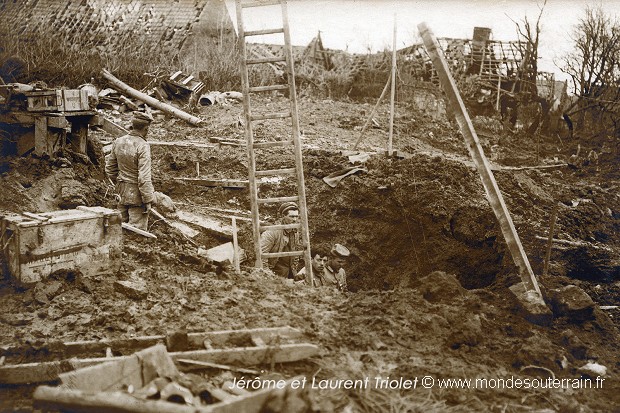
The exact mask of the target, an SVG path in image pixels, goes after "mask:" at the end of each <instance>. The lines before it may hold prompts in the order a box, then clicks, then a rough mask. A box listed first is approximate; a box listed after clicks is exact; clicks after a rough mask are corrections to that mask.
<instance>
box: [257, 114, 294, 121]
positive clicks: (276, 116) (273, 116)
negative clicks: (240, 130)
mask: <svg viewBox="0 0 620 413" xmlns="http://www.w3.org/2000/svg"><path fill="white" fill-rule="evenodd" d="M290 117H291V113H290V112H287V113H266V114H264V115H253V116H252V120H265V119H284V118H290Z"/></svg>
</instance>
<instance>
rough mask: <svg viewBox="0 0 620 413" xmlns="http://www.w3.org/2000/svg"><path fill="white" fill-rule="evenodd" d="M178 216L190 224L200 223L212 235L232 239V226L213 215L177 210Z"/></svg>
mask: <svg viewBox="0 0 620 413" xmlns="http://www.w3.org/2000/svg"><path fill="white" fill-rule="evenodd" d="M177 218H178V219H180V220H181V221H185V222H187V223H190V224H194V225H198V226H199V227H201V228H203V229H205V230H206V231H207V232H209V233H210V234H212V235H215V236H218V237H224V238H225V239H228V240H232V226H231V225H229V224H225V223H223V222H222V221H220V220H218V219H215V218H213V217H206V216H204V215H200V214H195V213H193V212H189V211H183V210H181V209H178V210H177Z"/></svg>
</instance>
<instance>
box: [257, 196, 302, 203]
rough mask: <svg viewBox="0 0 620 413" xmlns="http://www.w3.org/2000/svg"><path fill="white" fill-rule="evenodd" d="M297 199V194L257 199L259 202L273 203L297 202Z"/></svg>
mask: <svg viewBox="0 0 620 413" xmlns="http://www.w3.org/2000/svg"><path fill="white" fill-rule="evenodd" d="M298 201H299V197H298V196H280V197H277V198H263V199H258V203H259V204H275V203H278V202H298Z"/></svg>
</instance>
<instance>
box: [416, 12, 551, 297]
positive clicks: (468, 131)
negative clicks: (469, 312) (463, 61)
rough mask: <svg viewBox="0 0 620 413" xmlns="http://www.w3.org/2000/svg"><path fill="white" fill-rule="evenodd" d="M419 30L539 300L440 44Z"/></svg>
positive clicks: (425, 29)
mask: <svg viewBox="0 0 620 413" xmlns="http://www.w3.org/2000/svg"><path fill="white" fill-rule="evenodd" d="M418 30H419V31H420V35H421V36H422V39H423V41H424V46H425V47H426V50H427V51H428V54H429V56H430V58H431V61H432V62H433V66H435V70H436V71H437V74H438V75H439V80H440V82H441V84H442V86H443V89H444V92H445V93H446V97H447V98H448V102H449V103H450V106H451V108H452V112H453V113H454V115H455V117H456V120H457V123H458V124H459V128H460V130H461V134H462V135H463V138H464V139H465V143H466V144H467V148H468V150H469V153H470V155H471V157H472V159H473V161H474V163H475V164H476V168H477V169H478V172H479V174H480V177H481V179H482V184H483V186H484V189H485V192H486V194H487V198H488V199H489V203H490V204H491V208H492V209H493V212H494V213H495V217H496V218H497V220H498V222H499V225H500V228H501V230H502V233H503V235H504V238H505V240H506V244H507V245H508V249H509V251H510V253H511V254H512V258H513V260H514V262H515V264H516V266H517V268H518V269H519V275H520V276H521V280H522V282H523V284H524V286H525V288H526V289H527V290H528V291H535V292H536V293H537V294H538V296H539V297H540V298H541V300H542V293H541V292H540V287H539V286H538V281H537V280H536V277H535V276H534V272H533V271H532V267H531V266H530V262H529V260H528V259H527V256H526V255H525V251H524V250H523V245H522V244H521V241H520V239H519V235H518V234H517V230H516V229H515V226H514V223H513V222H512V218H511V217H510V213H509V212H508V208H507V207H506V203H505V202H504V198H503V196H502V194H501V192H500V190H499V187H498V186H497V182H496V181H495V177H494V176H493V172H492V171H491V167H490V165H489V162H488V160H487V158H486V156H485V155H484V151H483V149H482V146H481V145H480V141H479V140H478V136H477V135H476V131H475V129H474V126H473V124H472V122H471V119H470V118H469V114H468V113H467V110H466V109H465V104H464V103H463V100H462V99H461V96H460V94H459V92H458V88H457V86H456V83H455V81H454V79H453V78H452V75H451V73H450V70H449V68H448V63H447V62H446V59H445V57H444V56H443V54H442V53H441V51H440V50H441V49H440V46H439V43H438V42H437V39H436V38H435V35H434V34H433V33H432V31H431V30H430V28H429V27H428V26H427V25H426V23H421V24H419V25H418Z"/></svg>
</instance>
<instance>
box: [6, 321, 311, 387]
mask: <svg viewBox="0 0 620 413" xmlns="http://www.w3.org/2000/svg"><path fill="white" fill-rule="evenodd" d="M301 336H302V333H301V331H300V330H298V329H295V328H292V327H274V328H256V329H245V330H224V331H214V332H205V333H189V334H188V337H187V338H188V344H189V346H190V347H192V348H204V344H203V343H204V342H205V341H208V342H209V343H212V345H213V346H214V347H223V346H227V345H228V346H231V343H235V342H237V343H239V342H242V341H247V342H248V343H251V338H252V337H260V338H261V339H262V340H263V341H264V342H265V343H266V346H263V347H249V348H246V347H238V348H226V349H218V350H197V351H189V352H176V353H170V354H171V355H172V354H174V357H173V358H174V359H177V358H183V359H192V360H198V361H205V362H210V363H219V364H235V363H237V362H245V360H250V361H252V360H254V361H252V362H253V363H256V362H258V363H260V362H261V360H269V359H270V358H271V357H273V358H272V359H273V361H274V362H277V363H279V362H285V361H296V360H300V359H301V358H300V357H302V358H304V357H312V356H313V355H315V354H316V353H317V352H318V347H316V346H314V345H311V344H296V345H291V344H288V345H287V346H288V347H285V346H284V345H280V344H281V343H283V342H287V341H290V340H295V339H298V338H300V337H301ZM165 339H166V337H165V336H145V337H137V338H133V339H120V340H101V341H76V342H68V343H62V346H63V347H64V349H65V351H66V354H67V355H68V356H70V355H75V354H84V353H85V352H99V353H101V354H104V353H105V351H106V349H108V348H112V349H114V350H115V351H119V350H123V349H125V350H129V349H134V351H135V350H138V349H143V348H145V347H149V346H153V345H155V344H157V343H158V342H161V341H165ZM281 348H283V349H282V350H280V349H281ZM5 351H6V352H7V353H11V352H13V353H19V352H20V350H19V349H17V348H8V349H5ZM21 352H23V350H22V351H21ZM128 357H132V356H120V357H111V358H107V357H96V358H84V359H78V358H72V359H69V360H58V361H50V362H40V363H24V364H15V365H4V366H0V383H2V384H25V383H42V382H48V381H54V380H57V379H58V377H59V375H60V374H62V373H66V372H69V371H72V370H76V369H79V368H83V367H88V366H93V365H96V364H100V363H103V362H109V361H117V360H123V359H125V358H128ZM257 360H258V361H257ZM269 361H270V360H269Z"/></svg>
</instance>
